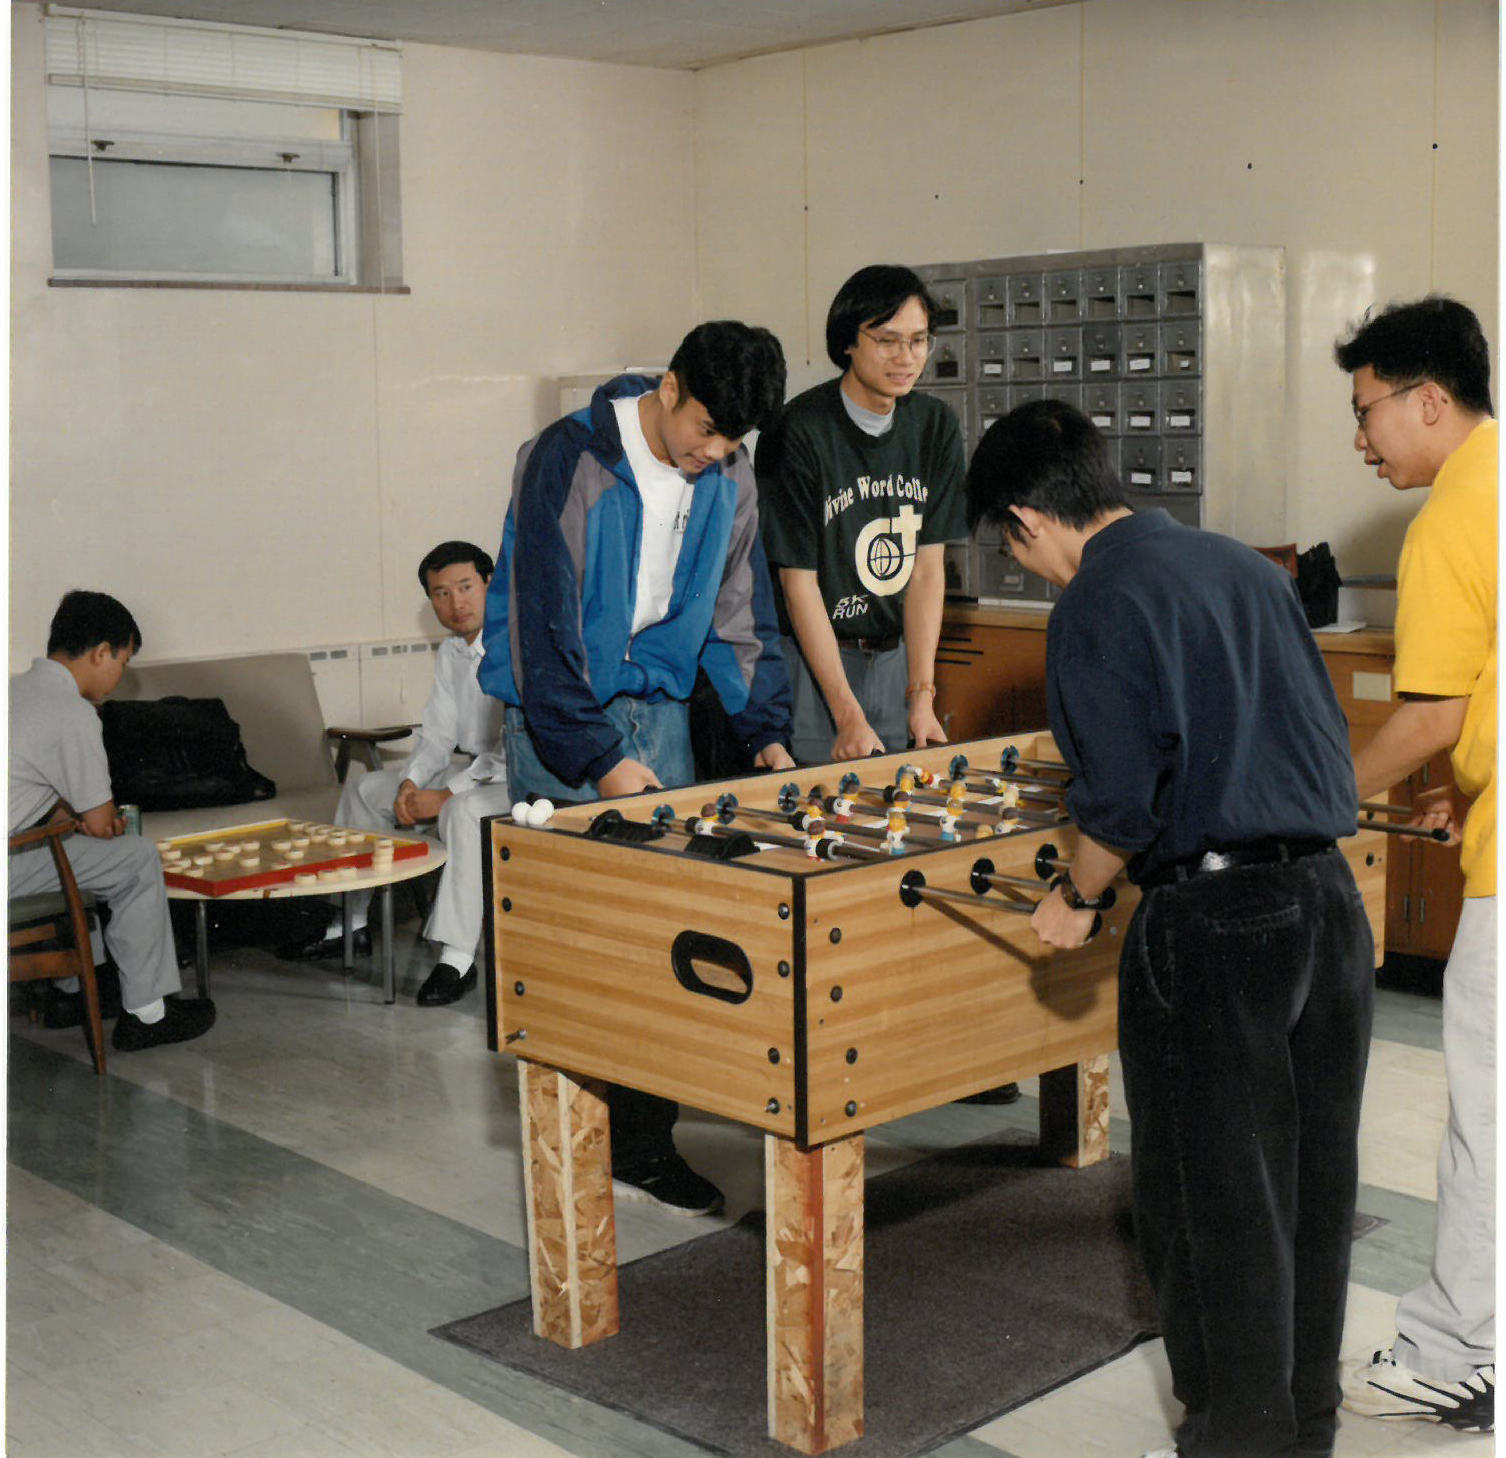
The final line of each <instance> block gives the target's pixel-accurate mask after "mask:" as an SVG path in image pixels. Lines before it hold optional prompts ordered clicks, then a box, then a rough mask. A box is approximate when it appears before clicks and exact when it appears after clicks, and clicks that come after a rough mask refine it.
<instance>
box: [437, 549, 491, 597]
mask: <svg viewBox="0 0 1506 1458" xmlns="http://www.w3.org/2000/svg"><path fill="white" fill-rule="evenodd" d="M461 562H474V563H475V564H476V574H477V576H479V577H480V578H481V579H482V581H483V582H484V581H486V580H487V579H489V578H490V577H491V575H492V567H493V566H494V565H495V564H494V563H493V562H492V559H491V557H490V556H489V555H488V554H487V553H485V552H483V551H482V550H481V548H480V547H478V546H477V545H476V544H475V543H474V542H441V543H440V544H439V545H438V546H437V547H435V548H434V549H433V550H432V551H431V552H430V553H429V554H428V555H427V556H426V557H425V558H424V560H423V561H422V562H420V563H419V564H418V580H419V584H420V585H421V586H422V587H423V590H424V591H425V592H427V591H428V590H429V574H430V573H431V572H443V571H444V569H445V568H446V567H454V566H457V565H458V564H459V563H461Z"/></svg>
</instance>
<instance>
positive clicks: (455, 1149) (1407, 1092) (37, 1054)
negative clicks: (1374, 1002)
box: [6, 929, 1494, 1458]
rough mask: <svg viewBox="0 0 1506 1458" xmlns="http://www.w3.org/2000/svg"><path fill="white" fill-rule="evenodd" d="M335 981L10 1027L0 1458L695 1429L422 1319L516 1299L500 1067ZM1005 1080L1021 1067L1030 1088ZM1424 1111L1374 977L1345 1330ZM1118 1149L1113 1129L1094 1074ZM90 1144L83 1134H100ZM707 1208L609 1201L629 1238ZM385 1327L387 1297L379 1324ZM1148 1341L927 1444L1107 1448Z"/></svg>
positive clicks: (716, 1166)
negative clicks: (120, 1047)
mask: <svg viewBox="0 0 1506 1458" xmlns="http://www.w3.org/2000/svg"><path fill="white" fill-rule="evenodd" d="M400 953H401V954H402V956H401V960H400V989H401V991H400V1001H399V1002H398V1004H397V1005H396V1006H394V1007H386V1006H384V1005H383V1004H382V1002H381V996H380V991H379V989H378V987H377V985H375V983H373V982H367V981H365V980H363V979H362V977H360V976H357V977H355V978H345V977H342V976H340V975H339V974H338V973H335V972H331V971H329V970H328V969H321V968H319V967H310V966H307V965H305V966H291V965H287V964H284V963H281V962H278V961H277V960H275V959H274V958H273V957H272V956H271V955H270V954H268V953H266V952H261V951H254V950H241V951H230V952H227V953H222V954H220V955H219V956H217V959H216V963H215V988H214V991H215V996H216V1000H217V1002H218V1004H219V1009H220V1018H219V1023H218V1025H217V1026H216V1028H215V1029H214V1031H213V1032H212V1033H210V1034H209V1035H208V1036H207V1037H205V1038H203V1039H201V1040H199V1041H198V1042H196V1043H193V1044H189V1045H185V1046H182V1047H178V1048H169V1049H160V1050H154V1051H151V1052H147V1053H139V1054H121V1055H115V1056H114V1057H113V1058H112V1060H111V1064H110V1073H109V1076H108V1077H107V1078H105V1079H102V1080H101V1079H96V1078H95V1077H94V1076H93V1075H92V1073H91V1072H89V1069H88V1065H87V1062H86V1060H85V1057H84V1052H83V1045H82V1039H81V1038H80V1036H79V1034H78V1033H77V1031H76V1030H74V1031H70V1032H66V1033H48V1032H45V1031H43V1030H41V1029H37V1028H32V1027H30V1026H28V1025H27V1024H26V1023H25V1022H24V1021H22V1020H20V1019H13V1020H12V1025H11V1031H12V1035H13V1036H12V1040H11V1044H10V1069H9V1073H10V1089H11V1123H10V1146H9V1163H8V1176H9V1186H8V1214H9V1221H8V1235H9V1243H8V1249H7V1256H8V1268H7V1274H8V1283H9V1303H8V1309H7V1331H8V1337H9V1341H8V1348H7V1353H8V1365H7V1389H6V1399H7V1400H6V1433H7V1443H6V1451H7V1453H9V1454H11V1455H13V1458H54V1455H56V1458H111V1455H133V1458H134V1455H145V1454H151V1455H155V1458H210V1455H230V1454H234V1455H237V1458H348V1455H351V1454H360V1455H391V1458H480V1455H482V1454H486V1455H490V1458H545V1455H575V1458H619V1455H644V1458H689V1455H691V1454H693V1453H696V1452H698V1451H699V1450H697V1449H695V1448H693V1447H692V1446H691V1445H689V1444H687V1443H685V1442H683V1441H681V1440H679V1439H676V1438H673V1437H670V1436H668V1435H666V1434H664V1433H661V1432H658V1431H657V1430H654V1429H652V1428H649V1427H647V1426H645V1425H644V1424H642V1423H639V1422H636V1421H634V1420H633V1419H632V1418H630V1417H627V1416H625V1415H623V1414H620V1413H615V1412H610V1411H607V1410H605V1409H600V1408H596V1407H593V1406H592V1405H591V1404H589V1403H585V1402H582V1401H579V1400H577V1399H573V1398H570V1397H567V1396H564V1395H563V1394H561V1393H559V1392H557V1391H556V1390H554V1389H553V1388H550V1387H548V1386H546V1385H545V1384H543V1383H540V1382H538V1381H535V1380H534V1379H531V1378H527V1377H524V1376H522V1375H520V1374H517V1373H514V1372H510V1371H507V1370H506V1369H502V1368H498V1367H496V1366H494V1365H493V1364H491V1363H489V1362H485V1361H483V1360H481V1359H480V1358H477V1357H474V1356H472V1355H470V1354H468V1353H465V1352H462V1351H460V1350H459V1349H458V1348H455V1347H452V1346H450V1345H448V1344H447V1343H443V1342H440V1341H437V1340H435V1339H434V1338H433V1337H431V1336H429V1335H428V1329H429V1328H430V1327H432V1326H434V1325H436V1324H438V1323H439V1322H441V1321H444V1320H448V1319H450V1318H453V1317H455V1316H460V1315H466V1314H469V1313H471V1312H474V1311H478V1310H481V1309H483V1308H485V1307H487V1306H491V1305H496V1304H499V1303H500V1302H502V1301H505V1300H509V1299H512V1298H515V1297H518V1296H521V1295H523V1294H524V1293H525V1292H526V1289H527V1273H526V1268H525V1264H524V1259H523V1252H522V1240H523V1229H524V1222H523V1210H522V1201H521V1176H520V1170H519V1158H518V1142H517V1141H518V1135H517V1093H516V1086H515V1082H514V1075H513V1065H512V1063H511V1060H509V1059H506V1058H498V1057H496V1056H495V1055H493V1054H490V1053H488V1052H487V1051H486V1047H485V1036H484V1023H483V1021H482V1010H481V1008H480V1005H479V1001H480V999H479V997H478V996H476V995H472V996H471V997H470V998H468V999H467V1000H466V1001H465V1002H463V1003H461V1004H459V1005H457V1006H456V1007H454V1008H447V1009H438V1010H419V1009H417V1008H416V1007H414V1005H413V1001H412V996H413V991H414V989H415V987H416V986H417V983H418V981H419V980H420V979H421V977H422V975H423V973H424V972H425V971H426V970H427V967H426V965H425V963H424V961H423V959H422V953H421V951H420V949H418V948H416V946H415V944H414V940H413V937H412V933H411V929H410V930H409V931H408V932H407V933H405V934H403V937H402V944H401V947H400ZM1032 1093H1033V1089H1027V1094H1032ZM1443 1111H1444V1094H1443V1079H1442V1055H1441V1053H1440V1052H1439V1046H1438V1030H1437V1004H1436V1003H1430V1002H1428V1001H1426V1000H1424V999H1417V998H1411V997H1408V996H1405V995H1403V994H1397V993H1386V994H1383V996H1382V999H1381V1008H1380V1013H1379V1017H1378V1025H1377V1040H1376V1043H1375V1048H1374V1052H1373V1055H1372V1059H1371V1072H1370V1082H1369V1087H1368V1090H1367V1095H1366V1108H1365V1128H1364V1134H1363V1150H1362V1180H1363V1182H1364V1184H1363V1188H1362V1191H1361V1198H1360V1205H1361V1208H1362V1210H1365V1211H1367V1212H1369V1213H1372V1214H1377V1215H1381V1216H1383V1217H1384V1218H1385V1219H1386V1221H1387V1224H1385V1225H1384V1226H1382V1227H1381V1228H1380V1229H1379V1230H1378V1231H1376V1232H1374V1233H1373V1234H1372V1235H1369V1236H1367V1237H1365V1238H1364V1239H1363V1240H1361V1241H1360V1242H1359V1243H1358V1245H1357V1246H1356V1253H1355V1277H1356V1284H1354V1285H1353V1286H1352V1287H1351V1292H1350V1334H1351V1338H1350V1339H1351V1344H1352V1346H1353V1348H1354V1349H1355V1350H1356V1351H1358V1350H1361V1349H1366V1350H1368V1349H1369V1348H1370V1347H1371V1346H1373V1345H1376V1344H1378V1343H1380V1342H1381V1341H1383V1340H1385V1339H1387V1338H1388V1337H1389V1333H1390V1330H1391V1311H1392V1307H1393V1305H1394V1301H1395V1297H1396V1295H1397V1294H1398V1293H1399V1292H1400V1291H1402V1290H1404V1289H1406V1288H1407V1287H1408V1286H1409V1285H1411V1284H1412V1283H1413V1282H1414V1281H1415V1280H1416V1279H1418V1277H1419V1275H1420V1274H1421V1272H1422V1271H1423V1270H1424V1269H1425V1268H1426V1264H1427V1259H1428V1254H1429V1250H1430V1244H1431V1219H1432V1200H1433V1194H1434V1187H1433V1158H1434V1154H1435V1152H1436V1148H1437V1141H1438V1134H1439V1129H1440V1127H1441V1122H1442V1118H1443ZM1113 1112H1114V1114H1115V1116H1116V1117H1115V1121H1114V1132H1115V1142H1116V1144H1117V1145H1119V1146H1120V1147H1123V1144H1124V1141H1125V1137H1126V1126H1125V1123H1124V1117H1123V1116H1124V1110H1123V1106H1122V1102H1121V1101H1120V1100H1119V1097H1118V1094H1117V1084H1116V1101H1115V1105H1114V1110H1113ZM1032 1122H1033V1108H1032V1106H1031V1104H1029V1103H1028V1102H1025V1103H1022V1104H1019V1105H1015V1106H1013V1107H1011V1108H1004V1109H999V1108H987V1107H961V1106H956V1105H954V1106H951V1107H949V1108H946V1109H940V1110H935V1111H932V1112H931V1113H930V1114H927V1115H921V1116H918V1117H916V1118H914V1119H908V1120H903V1121H901V1122H900V1123H898V1124H895V1125H891V1126H888V1127H887V1128H885V1129H883V1130H878V1131H874V1132H873V1133H872V1134H871V1135H870V1140H869V1159H868V1164H869V1170H870V1172H871V1173H878V1172H879V1171H881V1170H883V1169H885V1168H892V1167H893V1166H895V1165H896V1164H900V1163H903V1162H905V1161H907V1160H910V1159H914V1158H917V1157H919V1156H920V1155H923V1154H925V1153H928V1152H930V1151H931V1150H933V1149H936V1148H941V1147H947V1146H950V1145H953V1144H957V1143H961V1142H966V1141H968V1140H972V1139H977V1138H981V1137H983V1136H984V1135H986V1134H988V1133H990V1132H991V1131H992V1130H994V1129H996V1128H998V1127H1000V1126H1001V1125H1006V1124H1007V1125H1010V1126H1012V1127H1013V1126H1019V1125H1022V1124H1023V1125H1024V1126H1026V1127H1029V1126H1030V1124H1031V1123H1032ZM106 1136H108V1137H106ZM680 1144H681V1148H682V1150H683V1151H684V1152H685V1153H686V1155H687V1156H688V1157H689V1158H690V1160H691V1162H692V1163H694V1164H695V1165H696V1166H697V1167H698V1168H701V1169H703V1170H704V1171H705V1172H706V1173H707V1174H709V1175H711V1176H712V1177H713V1178H715V1179H717V1181H718V1182H719V1183H720V1184H721V1185H722V1186H723V1188H724V1189H725V1190H726V1192H727V1195H728V1209H727V1212H726V1214H725V1215H724V1216H723V1217H720V1219H721V1220H722V1221H724V1222H725V1221H731V1220H735V1219H737V1218H738V1217H739V1216H740V1215H742V1214H743V1213H744V1212H745V1211H746V1210H747V1209H749V1208H750V1207H752V1206H755V1205H756V1204H758V1203H760V1202H761V1199H762V1172H761V1152H760V1139H759V1137H758V1136H757V1135H755V1134H754V1133H752V1132H751V1131H749V1130H746V1129H742V1128H739V1127H736V1126H733V1125H730V1124H726V1123H723V1122H721V1121H718V1120H715V1119H711V1118H709V1117H702V1116H698V1115H695V1114H691V1113H687V1114H686V1115H684V1116H683V1118H682V1121H681V1134H680ZM707 1228H710V1222H706V1221H686V1220H684V1219H680V1218H676V1217H673V1216H670V1215H667V1214H665V1213H663V1212H661V1211H659V1210H657V1209H655V1208H652V1207H649V1206H646V1205H643V1204H641V1203H631V1202H625V1201H624V1202H619V1205H618V1242H619V1251H620V1255H621V1258H622V1259H623V1260H624V1261H626V1260H630V1259H633V1258H634V1257H636V1256H638V1255H642V1254H645V1253H647V1252H650V1251H653V1250H657V1249H662V1248H664V1247H665V1246H668V1245H671V1244H673V1243H675V1242H677V1241H680V1240H683V1239H686V1238H688V1237H690V1236H691V1235H694V1234H699V1233H703V1232H704V1231H705V1230H706V1229H707ZM394 1318H397V1319H394ZM1169 1387H1170V1383H1169V1377H1168V1375H1167V1372H1166V1364H1165V1360H1164V1356H1163V1353H1162V1351H1161V1347H1160V1344H1159V1343H1149V1344H1146V1345H1144V1346H1142V1347H1139V1348H1137V1349H1136V1350H1134V1351H1132V1352H1131V1353H1129V1354H1128V1355H1127V1356H1125V1357H1123V1358H1121V1359H1120V1360H1119V1361H1117V1362H1114V1363H1112V1364H1110V1365H1109V1366H1107V1367H1104V1368H1102V1369H1100V1370H1099V1371H1097V1372H1095V1373H1092V1374H1090V1375H1089V1376H1087V1377H1085V1378H1083V1379H1081V1380H1079V1381H1078V1382H1075V1383H1073V1384H1071V1385H1070V1386H1067V1387H1065V1388H1061V1389H1059V1390H1058V1391H1056V1392H1054V1393H1051V1394H1050V1395H1048V1396H1047V1397H1045V1398H1043V1399H1041V1400H1039V1401H1037V1402H1035V1403H1032V1404H1030V1405H1029V1406H1027V1407H1024V1408H1021V1409H1018V1410H1016V1411H1015V1412H1012V1413H1009V1414H1007V1415H1006V1416H1004V1417H1001V1418H998V1419H996V1420H995V1421H993V1422H991V1423H989V1424H987V1425H985V1426H984V1427H982V1428H980V1429H978V1430H976V1431H975V1432H974V1433H972V1434H971V1435H969V1436H967V1437H964V1438H959V1439H954V1440H952V1441H950V1442H948V1443H946V1444H944V1445H943V1446H942V1447H940V1448H939V1449H937V1450H936V1452H937V1455H938V1458H1010V1455H1012V1458H1077V1455H1098V1454H1103V1455H1115V1458H1119V1455H1128V1458H1138V1455H1139V1454H1140V1453H1141V1451H1142V1450H1143V1449H1145V1448H1148V1447H1151V1446H1155V1445H1159V1444H1161V1443H1164V1442H1165V1441H1166V1440H1167V1434H1168V1431H1169V1426H1170V1423H1171V1421H1172V1406H1173V1404H1172V1400H1171V1397H1170V1391H1169ZM1493 1451H1494V1448H1493V1439H1492V1438H1490V1437H1476V1438H1469V1437H1461V1436H1459V1435H1456V1434H1450V1433H1443V1432H1439V1431H1436V1430H1433V1429H1428V1428H1419V1427H1417V1426H1416V1425H1412V1424H1406V1425H1400V1426H1392V1425H1386V1424H1381V1423H1376V1422H1373V1421H1367V1420H1364V1419H1359V1418H1345V1419H1344V1420H1343V1423H1342V1427H1341V1431H1340V1437H1339V1445H1338V1453H1339V1455H1340V1458H1361V1455H1364V1458H1382V1455H1384V1458H1402V1455H1414V1454H1415V1455H1422V1454H1432V1453H1435V1452H1437V1453H1444V1452H1447V1453H1451V1454H1457V1455H1459V1458H1483V1455H1485V1454H1488V1453H1491V1452H1493Z"/></svg>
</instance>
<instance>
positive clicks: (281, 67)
mask: <svg viewBox="0 0 1506 1458" xmlns="http://www.w3.org/2000/svg"><path fill="white" fill-rule="evenodd" d="M46 45H47V79H48V81H49V82H51V83H53V84H55V85H61V86H85V85H87V86H90V87H100V88H106V89H110V90H124V91H154V92H160V93H168V94H178V95H192V96H226V97H232V98H235V99H237V100H241V101H285V102H286V101H291V102H300V103H304V104H308V105H316V106H337V107H342V108H347V109H349V110H352V111H386V112H399V111H401V110H402V103H403V90H402V70H401V62H402V52H401V49H400V48H399V46H398V45H397V44H396V43H395V42H392V41H377V40H363V39H360V38H358V37H351V36H333V35H313V34H305V33H302V32H295V31H286V30H268V29H263V28H261V27H257V26H244V25H220V24H215V23H213V22H205V21H195V20H169V19H165V18H162V17H159V16H144V15H126V14H117V13H116V12H114V11H102V10H76V9H72V8H70V7H64V6H60V5H51V6H49V7H48V9H47V15H46Z"/></svg>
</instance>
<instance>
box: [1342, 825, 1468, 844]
mask: <svg viewBox="0 0 1506 1458" xmlns="http://www.w3.org/2000/svg"><path fill="white" fill-rule="evenodd" d="M1362 830H1378V831H1380V832H1381V833H1382V834H1383V835H1415V836H1417V837H1418V838H1419V839H1421V840H1436V841H1437V842H1438V843H1439V844H1440V845H1446V844H1447V843H1448V831H1446V830H1445V829H1444V828H1443V827H1442V826H1441V825H1435V826H1434V827H1433V828H1432V829H1431V830H1429V829H1428V828H1427V827H1425V826H1422V825H1392V824H1391V823H1390V822H1389V821H1386V820H1362V821H1360V823H1359V824H1358V825H1356V826H1355V828H1354V834H1356V835H1358V834H1359V833H1360V831H1362Z"/></svg>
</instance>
